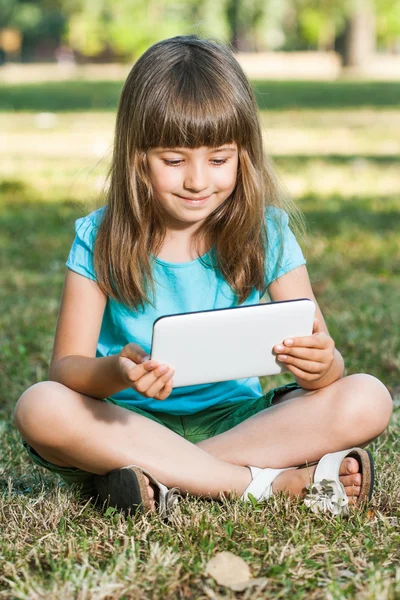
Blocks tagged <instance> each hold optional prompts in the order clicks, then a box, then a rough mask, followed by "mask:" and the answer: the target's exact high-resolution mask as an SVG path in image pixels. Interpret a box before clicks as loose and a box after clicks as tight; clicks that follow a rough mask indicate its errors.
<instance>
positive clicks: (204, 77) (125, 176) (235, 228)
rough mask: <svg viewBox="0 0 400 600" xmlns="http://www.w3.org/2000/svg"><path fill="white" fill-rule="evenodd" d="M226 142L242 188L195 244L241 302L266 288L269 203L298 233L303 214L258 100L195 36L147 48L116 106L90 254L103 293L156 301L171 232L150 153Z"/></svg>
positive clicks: (221, 51)
mask: <svg viewBox="0 0 400 600" xmlns="http://www.w3.org/2000/svg"><path fill="white" fill-rule="evenodd" d="M230 142H236V144H237V146H238V153H239V166H238V174H237V183H236V187H235V189H234V191H233V193H232V195H231V197H230V199H229V202H224V203H223V204H222V205H220V206H219V207H218V208H217V209H216V210H215V211H214V212H213V213H212V214H210V215H209V216H208V217H207V218H206V219H205V221H204V222H203V223H202V224H201V227H199V228H198V230H197V231H196V233H195V234H194V235H193V239H192V242H193V244H194V247H195V248H196V249H197V250H199V248H200V243H201V241H205V243H206V244H207V247H212V253H210V255H211V256H213V263H214V266H215V267H217V268H218V269H219V270H220V272H221V274H222V276H223V277H224V279H225V280H226V282H227V283H228V284H229V285H230V287H231V288H232V290H233V291H234V292H235V293H236V295H237V299H238V302H239V303H242V302H243V301H244V300H245V299H246V298H247V297H248V296H249V294H250V293H251V290H252V288H256V289H259V290H260V291H262V292H263V291H264V287H265V285H264V278H265V265H264V263H265V248H266V245H267V243H268V240H267V231H266V226H265V208H266V206H267V205H273V206H277V207H280V208H284V209H285V210H286V212H289V214H290V215H292V216H293V215H294V217H295V222H297V225H298V227H297V229H299V226H300V230H301V227H302V221H301V215H300V213H299V211H298V210H297V209H296V207H295V206H294V204H293V203H292V202H291V201H290V199H289V198H288V197H287V196H286V194H284V193H282V189H281V186H280V184H279V183H278V180H277V178H276V175H275V174H274V171H273V169H272V167H271V165H270V163H269V161H268V159H267V158H266V157H265V155H264V153H263V144H262V134H261V127H260V123H259V119H258V112H257V105H256V101H255V98H254V94H253V91H252V88H251V86H250V83H249V82H248V80H247V78H246V76H245V74H244V73H243V71H242V69H241V67H240V65H239V63H238V62H237V61H236V59H235V58H234V56H233V55H232V53H231V51H230V50H229V48H227V47H226V46H224V45H222V44H220V43H219V42H215V41H210V40H204V39H200V38H198V37H197V36H194V35H190V36H177V37H174V38H171V39H167V40H164V41H161V42H158V43H156V44H154V45H153V46H151V47H150V48H149V49H148V50H147V51H146V52H145V53H144V54H143V55H142V56H141V57H140V58H139V60H138V61H137V62H136V63H135V65H134V66H133V68H132V70H131V72H130V73H129V75H128V78H127V80H126V82H125V85H124V87H123V90H122V93H121V97H120V102H119V107H118V114H117V120H116V129H115V141H114V151H113V158H112V163H111V167H110V172H109V181H110V184H109V189H108V191H107V207H106V210H105V212H104V216H103V219H102V222H101V224H100V226H99V230H98V234H97V239H96V244H95V253H94V266H95V271H96V276H97V281H98V284H99V286H100V288H101V289H102V291H103V292H104V293H105V294H107V295H108V296H111V297H112V298H114V299H116V300H118V301H121V302H123V303H125V304H126V305H128V306H130V307H132V308H139V307H141V306H144V304H145V303H146V302H152V298H151V295H152V296H153V297H154V289H155V288H154V281H153V277H152V267H153V260H154V256H156V255H157V252H158V251H159V250H160V249H161V246H162V243H163V241H164V238H165V235H166V228H165V223H164V217H163V213H162V209H161V207H160V206H159V204H158V203H157V202H156V201H155V200H154V197H153V192H152V186H151V183H150V180H149V177H148V170H147V155H146V153H147V151H148V150H149V149H150V148H154V147H169V148H173V147H186V148H199V147H201V146H208V147H219V146H221V145H223V144H225V143H230ZM278 226H279V223H278ZM198 254H200V252H199V251H198ZM210 266H212V265H210ZM150 292H151V294H150Z"/></svg>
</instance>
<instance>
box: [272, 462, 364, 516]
mask: <svg viewBox="0 0 400 600" xmlns="http://www.w3.org/2000/svg"><path fill="white" fill-rule="evenodd" d="M316 468H317V466H316V465H314V466H312V467H308V468H307V467H305V468H303V469H290V470H288V471H283V472H282V473H280V474H279V475H278V477H277V478H276V479H275V481H274V482H273V484H272V491H273V492H274V493H277V492H281V491H284V492H287V493H288V495H289V496H290V497H293V496H304V495H305V493H306V485H308V484H309V483H311V481H313V478H314V472H315V469H316ZM361 480H362V475H361V473H360V467H359V464H358V462H357V460H356V459H355V458H351V457H346V458H345V459H344V460H343V461H342V464H341V465H340V470H339V481H340V482H341V483H342V484H343V487H344V489H345V491H346V494H347V496H348V498H349V504H355V503H356V502H357V498H358V496H359V495H360V491H361Z"/></svg>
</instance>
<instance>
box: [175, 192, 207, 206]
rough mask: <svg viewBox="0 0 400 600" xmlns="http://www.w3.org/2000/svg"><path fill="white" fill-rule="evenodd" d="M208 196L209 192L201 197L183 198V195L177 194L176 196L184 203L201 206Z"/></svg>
mask: <svg viewBox="0 0 400 600" xmlns="http://www.w3.org/2000/svg"><path fill="white" fill-rule="evenodd" d="M210 197H211V194H210V196H203V197H202V198H184V197H183V196H178V198H180V199H181V200H183V201H184V202H185V203H186V204H189V205H191V206H202V205H203V204H205V203H206V202H207V200H208V199H209V198H210Z"/></svg>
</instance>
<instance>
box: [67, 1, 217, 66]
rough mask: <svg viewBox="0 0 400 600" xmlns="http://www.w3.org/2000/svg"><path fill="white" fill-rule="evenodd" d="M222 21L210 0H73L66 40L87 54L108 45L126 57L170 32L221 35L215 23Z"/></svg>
mask: <svg viewBox="0 0 400 600" xmlns="http://www.w3.org/2000/svg"><path fill="white" fill-rule="evenodd" d="M64 2H65V4H67V0H64ZM222 21H223V15H222V11H220V10H218V8H216V7H215V5H214V4H212V3H211V0H186V1H184V0H181V1H179V0H178V1H176V0H175V1H168V0H147V1H143V0H112V1H111V0H73V8H72V9H71V8H70V17H69V24H68V40H69V42H70V44H71V45H72V46H73V47H74V48H75V49H77V50H79V51H80V52H81V53H82V54H85V55H87V56H95V55H96V54H98V53H99V52H101V51H103V50H104V49H105V48H106V47H107V46H108V47H111V48H112V50H113V51H114V52H115V53H117V54H118V55H119V56H120V57H125V58H126V59H127V60H130V59H133V58H135V57H137V56H139V55H140V54H141V53H142V52H143V51H144V50H145V49H146V48H148V47H149V46H150V45H151V44H153V43H155V42H157V41H159V40H162V39H164V38H167V37H171V36H174V35H178V34H182V33H200V34H204V35H206V34H210V32H213V33H214V34H215V35H221V34H222V33H224V28H223V27H221V26H220V25H219V26H218V23H219V24H221V22H222Z"/></svg>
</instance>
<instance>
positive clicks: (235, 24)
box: [226, 0, 241, 50]
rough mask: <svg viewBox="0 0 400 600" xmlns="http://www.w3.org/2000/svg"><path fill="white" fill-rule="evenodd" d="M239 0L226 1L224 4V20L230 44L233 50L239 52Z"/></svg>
mask: <svg viewBox="0 0 400 600" xmlns="http://www.w3.org/2000/svg"><path fill="white" fill-rule="evenodd" d="M240 2H241V0H228V2H227V3H226V19H227V21H228V25H229V29H230V31H231V39H230V42H231V44H232V46H233V48H234V49H235V50H239V45H240V42H239V37H240V34H239V11H240Z"/></svg>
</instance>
